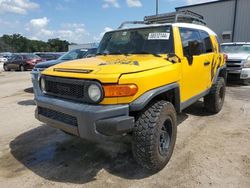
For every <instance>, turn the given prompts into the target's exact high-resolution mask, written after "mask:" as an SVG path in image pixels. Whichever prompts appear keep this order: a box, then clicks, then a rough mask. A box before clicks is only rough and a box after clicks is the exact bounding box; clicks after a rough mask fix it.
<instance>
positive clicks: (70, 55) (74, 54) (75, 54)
mask: <svg viewBox="0 0 250 188" xmlns="http://www.w3.org/2000/svg"><path fill="white" fill-rule="evenodd" d="M96 51H97V48H90V49H74V50H70V51H68V52H67V53H65V54H64V55H62V56H61V57H59V58H58V59H56V60H51V61H46V62H42V63H39V64H37V65H36V66H35V67H34V69H33V70H32V72H31V77H32V83H33V88H34V94H35V97H36V96H37V95H38V94H39V93H40V89H39V85H38V84H37V80H38V78H39V75H40V72H41V71H43V70H44V69H46V68H48V67H51V66H53V65H56V64H59V63H63V62H65V61H69V60H74V59H80V58H88V57H93V56H95V54H96Z"/></svg>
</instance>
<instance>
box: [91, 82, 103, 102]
mask: <svg viewBox="0 0 250 188" xmlns="http://www.w3.org/2000/svg"><path fill="white" fill-rule="evenodd" d="M88 95H89V98H90V99H91V100H92V101H93V102H98V101H99V100H100V99H101V97H102V91H101V88H100V87H99V86H98V85H96V84H91V85H90V86H89V87H88Z"/></svg>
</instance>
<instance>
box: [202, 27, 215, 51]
mask: <svg viewBox="0 0 250 188" xmlns="http://www.w3.org/2000/svg"><path fill="white" fill-rule="evenodd" d="M200 34H201V39H202V42H203V51H204V53H210V52H213V46H212V42H211V39H210V36H209V34H208V33H207V32H205V31H200Z"/></svg>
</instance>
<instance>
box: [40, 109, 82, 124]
mask: <svg viewBox="0 0 250 188" xmlns="http://www.w3.org/2000/svg"><path fill="white" fill-rule="evenodd" d="M38 114H39V115H42V116H45V117H47V118H50V119H53V120H56V121H60V122H63V123H66V124H68V125H72V126H78V124H77V119H76V117H74V116H71V115H68V114H65V113H62V112H58V111H55V110H51V109H48V108H43V107H38Z"/></svg>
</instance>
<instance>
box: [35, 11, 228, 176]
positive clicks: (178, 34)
mask: <svg viewBox="0 0 250 188" xmlns="http://www.w3.org/2000/svg"><path fill="white" fill-rule="evenodd" d="M201 18H202V17H201V16H199V15H197V14H195V13H193V12H187V11H186V12H177V13H173V14H172V13H171V14H170V13H169V14H162V15H158V16H149V17H145V19H144V21H135V22H126V23H124V24H122V25H121V27H119V28H118V29H117V30H114V31H110V32H107V33H106V34H105V35H104V36H103V39H102V40H101V42H100V46H99V48H98V53H97V56H96V57H92V58H89V59H80V60H74V61H70V62H66V63H62V64H59V65H56V66H53V67H50V68H48V69H46V70H44V71H43V72H42V74H41V76H40V78H39V80H38V82H39V84H40V89H41V91H42V94H41V95H39V96H37V97H36V104H37V109H36V118H37V119H38V120H40V121H42V122H44V123H47V124H48V125H50V126H52V127H55V128H58V129H61V130H63V131H64V132H67V133H70V134H73V135H76V136H79V137H81V138H83V139H86V140H89V141H95V142H103V141H115V140H118V139H120V138H122V137H125V136H128V137H130V138H131V141H132V151H133V155H134V158H135V159H136V161H137V162H138V163H139V164H140V165H142V166H143V167H145V168H147V169H150V170H152V171H155V172H156V171H159V170H161V169H162V168H163V167H164V166H165V165H166V164H167V163H168V161H169V160H170V157H171V155H172V152H173V149H174V145H175V141H176V133H177V120H176V118H177V113H178V112H181V111H182V110H183V109H184V108H186V107H188V106H190V105H191V104H193V103H194V102H195V101H197V100H199V99H200V98H202V97H204V106H205V108H206V109H207V110H208V111H209V112H211V113H218V112H219V111H220V110H221V109H222V105H223V102H224V97H225V80H226V69H225V60H224V55H223V54H222V53H220V51H219V49H220V47H219V44H218V41H217V38H216V34H215V33H214V32H213V31H212V30H210V29H209V28H207V27H206V26H204V25H202V24H203V23H204V22H203V20H202V19H201ZM183 22H189V23H183ZM190 22H192V23H194V22H195V24H192V23H190ZM127 24H134V25H133V26H135V24H140V25H136V26H135V27H129V28H128V27H125V25H127ZM142 24H144V25H142Z"/></svg>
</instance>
